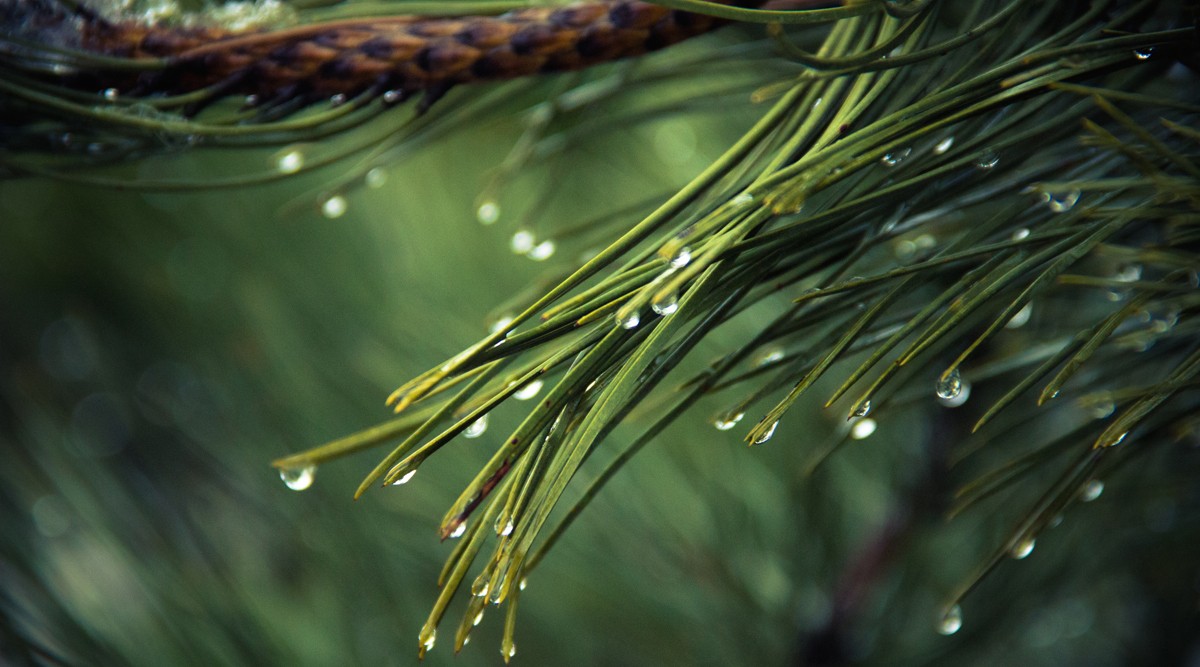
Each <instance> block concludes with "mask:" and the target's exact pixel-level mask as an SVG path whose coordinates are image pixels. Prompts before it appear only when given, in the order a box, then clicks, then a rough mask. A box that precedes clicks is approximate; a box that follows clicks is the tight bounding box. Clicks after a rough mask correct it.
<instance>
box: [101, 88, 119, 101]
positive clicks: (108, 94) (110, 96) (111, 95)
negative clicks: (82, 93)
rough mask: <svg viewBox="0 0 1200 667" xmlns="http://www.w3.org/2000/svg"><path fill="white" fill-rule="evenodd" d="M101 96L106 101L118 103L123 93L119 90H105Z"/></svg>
mask: <svg viewBox="0 0 1200 667" xmlns="http://www.w3.org/2000/svg"><path fill="white" fill-rule="evenodd" d="M100 94H101V95H102V96H103V97H104V99H105V100H107V101H109V102H116V101H117V98H118V97H120V96H121V91H119V90H117V89H116V88H105V89H104V90H103V91H102V92H101V93H100Z"/></svg>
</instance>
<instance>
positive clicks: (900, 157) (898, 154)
mask: <svg viewBox="0 0 1200 667" xmlns="http://www.w3.org/2000/svg"><path fill="white" fill-rule="evenodd" d="M911 153H912V149H911V148H902V149H900V150H898V151H893V152H891V153H885V154H884V156H883V158H882V159H881V162H883V165H884V166H885V167H894V166H896V165H898V164H900V163H901V162H903V161H904V158H906V157H908V156H909V155H910V154H911Z"/></svg>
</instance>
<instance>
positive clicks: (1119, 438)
mask: <svg viewBox="0 0 1200 667" xmlns="http://www.w3.org/2000/svg"><path fill="white" fill-rule="evenodd" d="M1127 435H1129V431H1125V432H1124V433H1122V434H1121V435H1118V436H1117V437H1116V438H1114V439H1113V441H1112V442H1110V443H1108V446H1109V447H1116V446H1117V445H1119V444H1121V443H1122V442H1125V436H1127Z"/></svg>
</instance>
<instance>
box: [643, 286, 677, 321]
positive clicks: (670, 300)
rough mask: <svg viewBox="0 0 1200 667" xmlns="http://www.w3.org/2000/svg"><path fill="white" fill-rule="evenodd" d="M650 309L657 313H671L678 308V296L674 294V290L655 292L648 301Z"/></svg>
mask: <svg viewBox="0 0 1200 667" xmlns="http://www.w3.org/2000/svg"><path fill="white" fill-rule="evenodd" d="M650 310H653V311H654V312H655V313H657V314H659V315H663V316H666V315H670V314H671V313H674V312H675V311H677V310H679V297H678V296H677V295H676V294H675V292H668V293H667V294H657V295H655V297H654V299H653V300H652V301H651V302H650Z"/></svg>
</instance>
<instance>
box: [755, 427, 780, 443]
mask: <svg viewBox="0 0 1200 667" xmlns="http://www.w3.org/2000/svg"><path fill="white" fill-rule="evenodd" d="M778 427H779V422H778V421H773V422H771V425H770V426H768V427H767V430H765V431H763V432H762V434H761V435H759V436H758V437H757V438H755V439H754V444H756V445H761V444H763V443H764V442H766V441H768V440H770V439H771V437H772V436H774V435H775V429H776V428H778Z"/></svg>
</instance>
